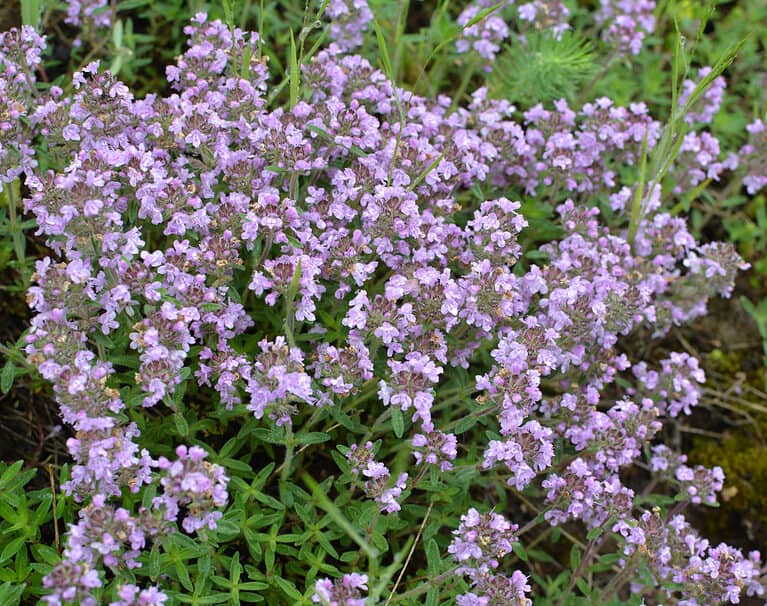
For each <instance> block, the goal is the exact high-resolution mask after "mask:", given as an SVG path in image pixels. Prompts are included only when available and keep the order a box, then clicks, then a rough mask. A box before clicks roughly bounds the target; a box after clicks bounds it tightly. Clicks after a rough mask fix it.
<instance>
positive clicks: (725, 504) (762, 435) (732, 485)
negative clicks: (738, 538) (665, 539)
mask: <svg viewBox="0 0 767 606" xmlns="http://www.w3.org/2000/svg"><path fill="white" fill-rule="evenodd" d="M751 355H753V353H752V352H743V351H739V352H732V353H729V352H728V353H725V352H722V351H721V350H714V351H713V352H711V353H710V354H709V355H708V356H706V358H705V360H704V367H706V371H707V374H709V377H710V378H709V387H711V388H713V389H717V387H718V385H717V384H718V383H721V386H722V388H723V389H724V388H725V386H726V385H731V384H732V383H733V382H735V381H736V379H737V380H739V381H741V384H743V385H749V386H752V387H754V388H756V389H760V390H761V388H762V386H763V385H764V368H762V367H759V368H754V369H753V370H749V371H747V372H744V370H745V364H744V363H745V362H746V361H747V357H748V356H751ZM748 401H749V396H748V394H747V392H744V395H743V403H742V404H741V405H740V406H742V408H743V410H744V411H747V412H748V414H749V416H750V417H751V418H752V420H753V422H751V423H746V424H744V425H741V426H737V427H734V428H732V429H729V430H727V431H725V433H724V436H723V438H722V439H714V438H707V437H700V436H696V437H695V439H694V440H693V447H692V449H691V450H690V451H689V453H688V454H689V461H690V463H692V464H700V465H705V466H707V467H713V466H715V465H718V466H720V467H721V468H722V469H723V470H724V472H725V474H726V476H727V479H726V481H725V487H724V491H723V492H722V495H721V499H720V501H721V507H722V510H721V513H722V515H717V516H708V517H707V524H708V526H709V530H710V531H712V532H715V533H718V532H719V533H725V532H726V531H727V530H728V527H729V525H730V524H731V523H732V520H733V519H734V518H736V519H737V518H739V519H742V520H744V521H745V523H746V524H747V525H750V526H751V530H752V531H755V532H757V533H758V534H763V533H764V530H765V529H767V499H765V498H764V495H765V494H767V456H765V455H767V441H766V438H767V414H760V413H758V412H755V410H754V409H753V408H751V407H748ZM754 403H755V404H758V405H760V406H763V405H764V402H762V401H759V402H756V401H754ZM733 405H734V406H737V405H736V404H733ZM729 530H731V529H729Z"/></svg>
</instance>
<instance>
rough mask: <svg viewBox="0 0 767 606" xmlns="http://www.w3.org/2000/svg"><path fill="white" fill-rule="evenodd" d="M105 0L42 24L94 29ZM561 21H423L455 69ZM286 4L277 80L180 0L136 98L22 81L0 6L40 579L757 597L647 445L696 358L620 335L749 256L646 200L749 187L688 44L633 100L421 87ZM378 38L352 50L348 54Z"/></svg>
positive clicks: (753, 147)
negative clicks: (39, 500) (657, 96)
mask: <svg viewBox="0 0 767 606" xmlns="http://www.w3.org/2000/svg"><path fill="white" fill-rule="evenodd" d="M105 5H106V2H105V1H100V0H99V1H96V2H86V1H82V2H75V1H72V2H70V3H69V5H68V6H69V10H68V13H67V15H68V17H67V18H68V22H69V24H70V25H73V26H80V25H83V24H85V23H86V22H88V27H95V28H100V27H110V23H111V21H110V19H109V13H107V12H104V11H101V12H99V10H98V9H99V8H101V7H104V6H105ZM655 9H656V7H655V3H654V2H652V1H650V0H642V1H634V0H602V2H601V3H600V8H599V10H598V11H597V12H596V13H595V14H594V16H593V19H594V24H595V27H596V28H597V30H598V31H599V32H600V35H601V36H602V37H603V38H604V40H605V43H606V44H608V45H609V46H610V47H611V48H613V49H614V52H616V53H618V54H625V55H631V54H637V53H639V52H640V49H641V47H642V44H643V41H644V39H645V37H646V36H648V35H650V34H652V32H653V29H654V26H655V19H654V13H653V11H654V10H655ZM504 10H511V11H512V14H513V15H515V17H513V18H511V17H508V16H506V15H507V13H504V12H503V11H504ZM323 11H324V13H323ZM569 15H570V10H569V9H568V6H567V5H566V4H565V3H562V2H558V1H554V2H547V1H544V0H536V1H535V2H529V3H520V5H519V6H517V7H514V6H511V3H508V2H506V3H504V2H502V3H491V2H476V3H471V4H468V5H467V6H466V7H465V10H463V12H461V13H460V14H459V15H458V16H457V18H456V22H457V24H458V25H459V26H460V34H459V35H458V36H457V37H456V40H455V42H454V43H455V46H456V49H457V52H458V53H459V54H467V55H472V56H473V57H474V60H476V61H477V62H478V63H477V64H478V65H479V66H480V67H482V68H484V67H485V66H487V67H488V69H489V68H490V66H491V65H492V62H493V60H494V59H495V57H496V54H497V53H498V52H499V51H500V49H501V45H502V44H503V43H505V41H507V40H511V39H513V40H516V41H517V43H524V39H525V38H524V35H525V34H524V32H525V31H526V29H525V28H534V29H535V30H547V31H550V35H551V36H552V37H553V38H554V39H558V38H560V37H563V36H565V34H566V32H567V31H568V29H569V25H568V17H569ZM317 16H322V17H323V18H325V19H326V22H327V23H328V28H327V30H328V36H329V39H330V41H329V43H327V44H325V45H320V46H318V47H317V49H316V52H314V53H313V55H312V56H311V57H310V58H307V59H306V60H305V61H304V60H300V61H299V60H297V59H296V55H295V47H294V55H293V65H292V66H291V67H290V68H289V70H286V73H287V77H286V79H285V81H284V82H283V83H282V84H280V83H279V82H277V83H275V82H270V79H269V70H268V67H267V61H266V60H265V59H264V57H265V55H264V54H263V52H262V49H261V45H260V43H261V40H260V38H259V36H258V34H256V33H255V32H246V31H242V30H240V29H238V28H236V27H234V26H233V24H227V23H224V22H222V21H219V20H213V19H209V18H208V16H207V15H205V14H202V13H201V14H197V15H196V16H195V17H194V18H193V19H192V22H191V23H190V24H188V25H187V26H186V29H185V33H186V36H187V37H188V45H187V48H186V50H185V51H184V52H183V54H182V55H181V56H180V57H179V58H178V60H177V62H176V64H175V65H171V66H169V67H168V68H167V81H168V86H169V91H170V92H168V93H167V94H165V93H161V92H158V93H156V94H149V95H147V96H145V97H137V96H135V95H134V94H133V93H132V92H131V90H130V89H129V88H128V87H127V86H126V85H125V84H123V83H122V82H121V81H120V80H119V79H118V78H117V77H115V76H113V75H112V74H111V73H110V71H109V70H106V69H105V68H104V66H101V65H99V63H98V62H92V63H89V64H87V65H85V66H83V68H82V69H81V70H79V71H77V72H76V73H74V74H73V75H72V77H71V83H69V84H68V85H67V89H66V90H64V89H63V88H62V87H59V86H50V87H45V88H41V89H40V90H38V89H37V88H35V86H34V82H35V79H36V74H37V67H38V66H39V65H40V63H41V57H42V54H43V52H44V49H45V41H44V39H43V38H42V37H41V36H39V35H38V34H37V33H36V32H35V30H34V29H32V28H31V27H27V26H25V27H23V28H21V29H15V30H11V31H9V32H6V33H3V34H0V49H1V50H0V63H1V64H2V70H0V71H1V72H2V73H1V76H0V87H1V88H0V95H2V97H3V107H5V108H6V110H5V115H3V121H2V123H0V137H1V139H0V142H1V145H2V146H1V147H0V174H1V175H2V177H0V178H1V180H2V182H3V183H4V184H5V187H12V185H13V183H14V182H15V181H16V180H18V179H23V183H24V187H25V190H26V191H27V192H28V193H27V195H26V196H25V199H24V207H25V209H26V210H27V211H28V212H29V213H31V214H32V215H33V216H34V218H35V221H36V225H37V228H38V233H39V234H41V235H43V236H44V237H45V238H46V241H47V244H48V246H49V247H50V250H51V254H50V255H49V256H47V257H45V258H43V259H40V260H39V261H37V264H36V272H35V275H34V278H33V284H32V286H31V287H30V288H29V291H28V300H29V305H30V307H31V309H32V310H33V314H34V315H33V319H32V321H31V326H30V329H29V332H28V334H27V335H26V337H25V341H24V351H25V354H26V356H27V359H28V361H29V362H30V363H31V364H32V365H34V366H35V367H36V369H37V370H38V371H39V373H40V375H41V376H42V377H43V378H44V379H45V380H46V381H48V382H49V383H50V384H51V386H52V389H53V392H54V394H55V398H56V401H57V402H58V405H59V406H60V413H61V418H62V419H63V421H64V423H65V424H66V425H67V426H68V428H69V430H71V435H70V437H69V438H68V440H67V448H68V450H69V454H70V455H71V458H72V462H73V464H72V467H71V469H70V470H69V471H68V475H67V478H66V481H65V482H64V484H63V486H62V489H63V491H64V493H65V494H66V495H67V496H66V498H68V499H70V500H71V502H74V503H76V504H77V517H76V519H72V520H71V521H70V522H71V523H70V524H69V525H68V528H67V532H66V538H65V546H64V549H63V553H62V554H61V557H60V559H59V558H58V557H52V558H51V559H50V560H49V561H47V562H46V563H45V565H41V568H40V570H41V574H42V586H43V588H44V591H42V593H43V594H44V595H43V596H42V600H43V602H44V603H47V604H50V605H54V606H57V605H60V604H83V605H95V604H109V605H110V606H128V605H143V606H149V605H160V604H166V605H169V604H184V603H195V604H203V603H234V599H235V598H234V597H232V596H234V595H237V598H236V599H237V603H239V601H240V600H242V601H243V602H248V603H249V602H258V601H264V602H266V603H270V604H272V603H295V604H298V603H304V604H309V603H319V604H326V605H333V606H335V605H347V606H352V605H358V606H359V605H364V604H368V605H372V604H400V603H401V604H421V603H427V604H459V605H460V606H490V605H500V604H504V605H506V604H530V603H542V604H585V603H592V604H596V603H599V604H611V603H612V604H618V603H628V604H640V603H644V604H680V605H684V606H692V605H695V604H700V605H704V604H706V605H708V604H723V603H733V604H734V603H739V602H743V601H744V600H746V599H747V598H748V597H749V596H750V597H758V596H763V595H764V590H765V580H766V577H765V565H764V564H763V563H762V561H761V556H760V554H759V553H758V552H755V551H754V552H750V553H744V552H742V551H741V550H739V549H736V548H733V547H730V546H728V545H726V544H724V543H722V544H718V545H717V544H712V543H709V541H707V540H706V539H705V538H704V537H703V536H701V534H700V533H699V532H698V531H696V529H695V528H694V527H693V526H692V525H691V524H690V522H689V521H688V520H687V518H686V517H685V510H686V508H687V507H688V506H696V505H715V504H716V502H717V494H718V493H719V492H720V491H721V490H722V488H723V484H724V481H725V478H724V475H723V473H722V470H721V469H720V468H718V467H714V468H711V469H707V468H704V467H701V466H693V465H688V464H687V460H686V458H685V456H684V454H682V453H680V452H676V451H675V450H674V449H672V448H671V447H670V446H669V445H667V444H665V443H664V442H663V437H664V435H666V434H665V433H664V424H666V425H667V426H668V425H673V424H674V423H675V422H676V420H678V419H679V418H680V417H684V416H685V415H689V414H690V413H691V410H692V409H693V408H694V407H695V406H696V405H697V404H698V401H699V386H700V385H701V384H702V383H703V382H704V380H705V377H704V373H703V372H702V370H701V368H700V367H699V364H698V362H697V360H696V359H695V358H693V357H691V356H690V355H688V354H687V353H672V354H671V355H670V356H668V357H667V358H666V359H663V360H661V361H659V362H658V361H656V360H645V359H642V358H631V357H629V355H628V353H627V350H626V349H625V348H624V347H623V345H622V344H623V343H624V342H625V341H626V340H629V339H637V338H641V339H648V340H649V339H655V338H660V337H662V336H663V335H665V334H667V333H668V331H669V330H671V329H672V328H673V327H675V326H679V325H681V324H684V323H686V322H689V321H691V320H693V319H695V318H697V317H699V316H701V315H703V314H705V313H706V305H707V301H708V300H709V299H710V298H712V297H716V296H722V297H728V296H730V294H731V292H732V288H733V284H734V279H735V276H736V273H737V272H738V271H739V270H741V269H745V268H746V267H747V264H746V263H744V261H743V260H742V259H741V258H740V257H739V255H738V254H737V252H736V251H735V248H734V247H733V246H732V245H731V244H729V243H725V242H710V243H706V244H700V243H698V242H696V240H695V239H694V238H693V236H692V235H691V233H690V231H689V230H688V226H687V225H686V223H685V221H684V219H683V218H681V217H679V216H676V215H673V214H671V213H670V212H669V207H670V206H671V205H672V204H674V203H676V201H678V200H680V199H682V198H683V197H684V196H685V195H687V194H688V193H689V192H690V191H692V190H694V189H695V188H696V187H698V186H699V185H701V184H702V183H704V182H706V181H709V180H713V181H716V180H717V179H718V178H719V177H720V176H721V175H722V174H724V173H725V172H726V171H733V170H735V169H736V168H737V167H739V166H740V167H745V172H744V177H743V184H744V186H745V188H746V189H747V190H748V191H749V192H750V193H755V192H756V191H758V190H759V189H761V188H762V187H764V186H765V184H767V175H766V174H765V171H764V163H763V154H764V152H765V148H766V147H767V139H765V136H764V132H765V131H764V125H763V123H762V122H761V121H760V120H757V121H755V122H753V123H752V124H751V125H750V126H749V127H748V132H749V133H750V135H751V139H750V142H749V143H748V144H747V145H746V146H745V147H743V148H742V149H740V150H738V153H721V151H720V149H719V142H718V140H717V139H716V138H715V137H714V136H713V135H712V134H711V133H710V132H709V130H707V125H708V124H709V123H710V122H711V120H712V118H713V116H714V115H715V114H716V112H717V111H718V109H719V106H720V104H721V102H722V97H723V94H724V91H725V88H726V83H725V80H724V78H722V77H721V76H720V75H719V72H721V69H718V68H717V67H716V66H714V67H704V68H702V69H700V70H699V71H698V72H697V73H693V74H691V75H690V77H689V78H687V79H685V80H684V81H682V82H680V88H679V93H680V94H679V96H678V98H676V99H675V102H676V107H675V108H674V112H673V113H672V118H671V119H670V120H669V121H668V122H667V123H666V124H663V123H661V122H660V121H659V120H658V119H657V118H656V117H654V116H652V115H651V113H650V111H649V110H648V108H647V106H646V105H645V104H643V103H640V102H637V103H632V104H630V105H628V106H626V107H623V106H620V105H619V104H617V103H615V102H614V101H612V100H611V99H609V98H606V97H600V98H596V99H590V100H588V101H587V102H584V103H582V104H579V105H573V104H572V103H570V102H568V101H566V100H565V99H561V100H557V101H555V102H553V103H552V104H545V105H544V104H543V103H541V104H536V105H533V106H531V107H529V108H521V109H520V108H516V107H514V106H513V105H511V104H510V103H509V102H508V101H507V100H504V99H503V98H497V97H495V96H493V95H492V94H490V92H489V91H488V89H487V88H485V87H480V88H478V89H476V90H475V91H474V92H473V93H471V94H470V96H469V99H468V101H467V102H464V99H463V98H460V97H455V98H450V97H447V96H444V95H437V96H435V97H433V98H432V97H423V96H419V95H417V94H415V93H413V92H412V91H410V90H408V89H406V88H404V87H399V86H397V84H396V83H395V82H394V81H393V78H392V72H391V64H390V58H389V53H388V50H387V48H386V44H385V40H384V39H383V36H382V35H381V32H380V30H379V31H378V32H376V31H375V30H376V23H375V21H374V13H373V11H371V9H370V7H369V6H368V4H367V2H365V0H354V1H347V0H331V1H330V2H325V3H324V4H323V6H322V7H321V8H320V11H319V13H317ZM318 27H319V26H318ZM376 33H377V34H378V44H379V51H380V53H381V66H380V67H376V66H375V65H373V64H372V63H371V62H370V61H369V60H368V59H366V58H365V57H363V56H361V55H357V54H355V50H356V49H357V48H358V47H359V46H360V45H361V44H363V40H364V39H365V38H366V37H371V36H373V37H375V35H376ZM302 44H303V39H302ZM301 48H303V47H301ZM480 71H482V70H481V69H480ZM283 89H284V90H286V91H288V94H287V95H286V98H285V99H284V100H282V97H279V95H280V91H282V90H283ZM278 98H279V99H281V101H280V102H278V103H275V102H274V99H278ZM637 169H638V170H637ZM666 177H669V178H670V179H671V180H672V181H673V185H672V186H671V187H665V188H664V187H662V182H664V179H665V178H666ZM530 198H539V199H542V200H545V201H546V203H548V204H550V205H551V206H552V207H553V208H555V215H554V216H555V218H554V219H553V220H552V222H553V224H554V227H555V229H554V231H550V232H549V233H547V234H543V233H537V232H536V228H535V220H536V217H535V216H534V215H535V213H534V212H533V213H531V212H530V210H531V207H530V205H529V204H528V203H527V202H524V203H523V201H522V200H523V199H524V200H528V199H530ZM600 202H601V203H600ZM62 498H65V497H62ZM563 533H566V536H567V537H568V540H570V541H572V543H573V548H572V550H570V548H569V547H568V548H567V549H566V552H569V553H570V562H569V565H568V564H567V563H566V557H565V558H564V559H563V558H562V555H561V552H562V548H561V544H560V541H562V540H563V539H561V536H562V534H563ZM563 561H565V563H564V564H563ZM563 565H564V566H565V570H564V572H560V569H562V567H563ZM243 574H245V575H246V576H247V578H248V580H247V581H242V582H241V581H240V580H239V579H240V577H241V575H243ZM227 575H229V576H228V577H227Z"/></svg>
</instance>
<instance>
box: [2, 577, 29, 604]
mask: <svg viewBox="0 0 767 606" xmlns="http://www.w3.org/2000/svg"><path fill="white" fill-rule="evenodd" d="M25 588H26V584H23V585H14V584H13V583H11V582H6V583H3V584H2V585H0V604H2V605H3V606H18V605H19V603H21V596H22V595H23V593H24V589H25Z"/></svg>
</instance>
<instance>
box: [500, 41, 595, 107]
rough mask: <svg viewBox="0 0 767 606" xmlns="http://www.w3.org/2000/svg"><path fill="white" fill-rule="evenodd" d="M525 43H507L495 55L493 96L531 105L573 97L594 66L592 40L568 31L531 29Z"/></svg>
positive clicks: (593, 69)
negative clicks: (510, 44)
mask: <svg viewBox="0 0 767 606" xmlns="http://www.w3.org/2000/svg"><path fill="white" fill-rule="evenodd" d="M525 38H526V40H527V44H524V45H522V44H514V45H512V46H508V47H507V48H506V50H505V51H504V52H502V53H501V54H500V55H498V57H497V58H496V61H495V62H494V64H493V71H492V72H491V74H490V82H491V90H492V92H493V94H494V96H496V97H503V98H508V99H510V100H512V101H517V102H522V103H525V104H530V105H532V104H533V103H544V104H546V103H550V102H552V101H555V100H557V99H561V98H563V97H564V98H567V99H570V100H572V99H574V98H575V96H576V93H578V92H579V91H580V89H581V87H582V85H583V84H585V83H586V81H587V80H588V79H589V78H591V77H592V75H593V74H594V72H595V69H596V66H595V63H594V52H593V51H592V47H591V43H590V42H589V41H588V40H587V39H586V38H580V37H578V36H577V34H574V33H573V32H571V31H566V32H564V33H563V34H562V35H561V36H560V37H557V36H554V35H553V34H552V33H551V32H530V33H528V34H526V36H525Z"/></svg>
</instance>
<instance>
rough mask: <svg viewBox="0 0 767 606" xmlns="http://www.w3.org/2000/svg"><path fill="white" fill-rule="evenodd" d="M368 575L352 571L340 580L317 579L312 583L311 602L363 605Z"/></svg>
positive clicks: (323, 604)
mask: <svg viewBox="0 0 767 606" xmlns="http://www.w3.org/2000/svg"><path fill="white" fill-rule="evenodd" d="M367 590H368V576H367V575H366V574H358V573H356V572H353V573H351V574H345V575H344V576H343V577H342V578H341V579H340V580H336V581H331V580H330V579H319V580H318V581H317V582H316V583H315V584H314V595H312V602H315V603H317V604H321V605H322V606H365V597H364V593H366V592H367Z"/></svg>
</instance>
